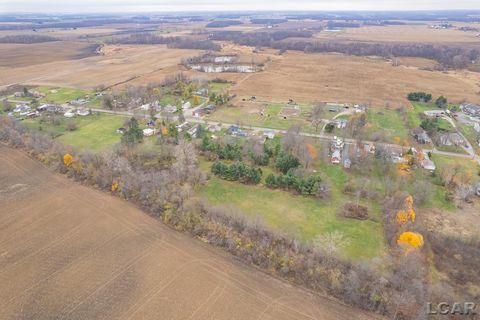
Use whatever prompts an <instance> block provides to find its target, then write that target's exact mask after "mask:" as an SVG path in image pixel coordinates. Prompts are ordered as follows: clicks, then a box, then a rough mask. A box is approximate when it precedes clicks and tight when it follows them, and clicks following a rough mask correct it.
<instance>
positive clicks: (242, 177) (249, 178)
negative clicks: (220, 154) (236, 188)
mask: <svg viewBox="0 0 480 320" xmlns="http://www.w3.org/2000/svg"><path fill="white" fill-rule="evenodd" d="M212 173H213V174H214V175H216V176H219V177H220V178H222V179H225V180H230V181H240V182H242V183H247V184H257V183H259V182H260V180H261V179H262V169H260V168H254V167H250V166H248V165H246V164H245V163H243V162H237V163H234V164H230V165H228V164H224V163H222V162H220V161H216V162H215V163H214V164H213V165H212Z"/></svg>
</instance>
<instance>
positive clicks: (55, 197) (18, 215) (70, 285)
mask: <svg viewBox="0 0 480 320" xmlns="http://www.w3.org/2000/svg"><path fill="white" fill-rule="evenodd" d="M0 163H2V166H0V318H1V319H52V318H64V319H65V318H68V319H99V318H102V319H127V318H128V319H328V320H331V319H372V318H373V316H370V315H368V314H365V313H363V312H361V311H359V310H357V309H354V308H351V307H346V306H344V305H342V304H340V303H338V302H336V301H334V300H331V299H328V298H326V297H319V296H316V295H313V294H311V293H309V292H307V291H304V290H302V289H300V288H297V287H294V286H291V285H289V284H287V283H284V282H282V281H279V280H276V279H273V278H271V277H268V276H265V274H263V273H261V272H259V271H257V270H254V269H252V268H250V267H247V266H245V265H243V264H241V263H239V262H238V261H236V260H235V259H232V258H230V257H229V256H227V255H226V254H224V253H223V252H221V251H219V250H217V249H214V248H211V247H209V246H208V245H206V244H203V243H201V242H200V241H197V240H195V239H192V238H190V237H189V236H187V235H184V234H180V233H177V232H175V231H173V230H170V229H168V228H167V227H165V226H164V225H163V224H161V223H160V222H158V221H157V220H154V219H152V218H150V217H148V216H147V215H146V214H144V213H143V212H141V211H140V210H138V209H136V208H135V207H133V206H131V205H129V204H128V203H126V202H125V201H122V200H120V199H118V198H114V197H111V196H109V195H107V194H104V193H101V192H99V191H96V190H93V189H89V188H86V187H83V186H80V185H78V184H76V183H74V182H72V181H71V180H68V179H66V178H64V177H62V176H59V175H57V174H53V173H51V172H50V171H49V170H47V169H46V168H44V167H43V166H42V165H40V164H39V163H38V162H36V161H34V160H32V159H30V158H29V157H27V156H26V155H25V154H24V153H22V152H20V151H18V150H13V149H10V148H7V147H5V146H3V145H0Z"/></svg>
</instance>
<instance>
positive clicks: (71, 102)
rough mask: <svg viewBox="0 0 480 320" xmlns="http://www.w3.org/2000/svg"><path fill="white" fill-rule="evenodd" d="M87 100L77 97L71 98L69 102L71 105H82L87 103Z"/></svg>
mask: <svg viewBox="0 0 480 320" xmlns="http://www.w3.org/2000/svg"><path fill="white" fill-rule="evenodd" d="M87 102H88V101H87V100H85V99H77V100H72V101H70V104H71V105H74V106H83V105H85V104H87Z"/></svg>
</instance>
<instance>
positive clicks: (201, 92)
mask: <svg viewBox="0 0 480 320" xmlns="http://www.w3.org/2000/svg"><path fill="white" fill-rule="evenodd" d="M195 94H196V95H199V96H208V89H207V88H201V89H198V90H197V91H196V92H195Z"/></svg>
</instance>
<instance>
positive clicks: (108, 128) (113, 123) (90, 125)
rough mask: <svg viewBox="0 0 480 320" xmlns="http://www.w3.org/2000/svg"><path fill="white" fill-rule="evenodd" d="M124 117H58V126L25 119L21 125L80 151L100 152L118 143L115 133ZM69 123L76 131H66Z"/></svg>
mask: <svg viewBox="0 0 480 320" xmlns="http://www.w3.org/2000/svg"><path fill="white" fill-rule="evenodd" d="M125 119H126V118H124V117H120V116H115V115H106V114H97V115H93V116H86V117H75V118H73V119H66V118H64V117H60V123H59V124H58V125H52V124H50V123H46V122H44V123H40V122H39V118H36V119H26V120H24V121H23V122H22V123H24V124H25V125H27V126H28V127H31V128H34V129H37V130H41V131H43V132H46V133H49V134H51V135H52V136H53V137H55V138H56V139H57V140H58V141H59V142H61V143H63V144H65V145H68V146H72V147H75V148H78V149H81V150H90V151H101V150H105V149H108V148H110V147H112V146H113V145H114V144H116V143H119V142H120V137H121V136H120V135H119V134H118V133H116V130H117V129H118V128H119V127H122V126H123V123H124V122H125ZM69 122H73V123H75V124H76V126H77V129H76V130H74V131H68V130H67V125H68V123H69Z"/></svg>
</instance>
